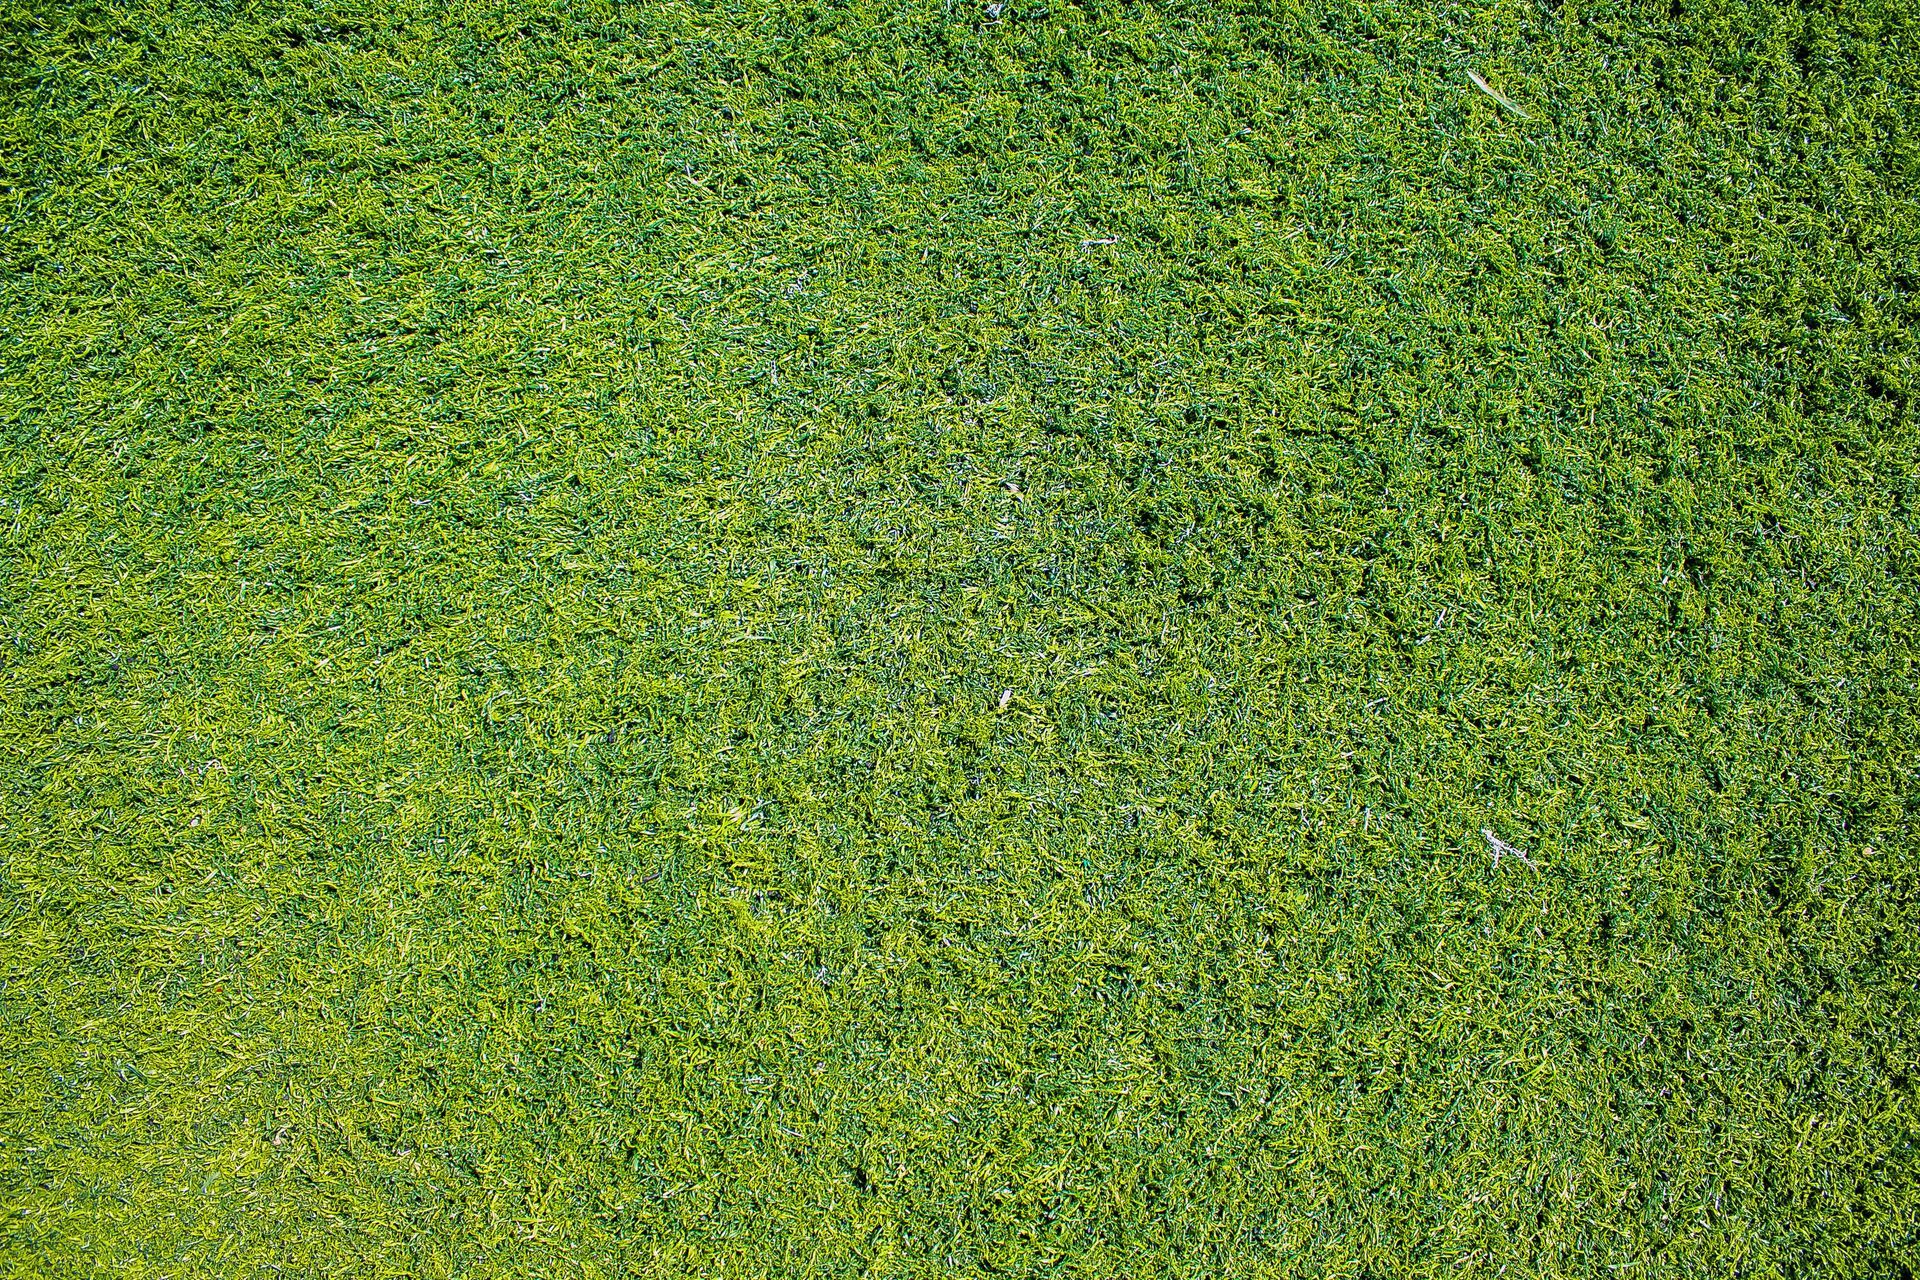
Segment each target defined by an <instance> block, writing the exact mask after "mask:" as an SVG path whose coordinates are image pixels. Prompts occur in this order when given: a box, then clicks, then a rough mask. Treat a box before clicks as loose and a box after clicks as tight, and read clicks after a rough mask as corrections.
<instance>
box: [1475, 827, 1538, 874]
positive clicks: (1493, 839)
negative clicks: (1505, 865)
mask: <svg viewBox="0 0 1920 1280" xmlns="http://www.w3.org/2000/svg"><path fill="white" fill-rule="evenodd" d="M1480 834H1481V835H1483V836H1485V837H1486V838H1487V843H1488V844H1489V845H1491V846H1492V847H1493V865H1494V866H1496V867H1497V866H1499V865H1500V857H1501V855H1502V854H1509V853H1510V854H1512V855H1513V856H1514V857H1516V858H1518V859H1520V861H1522V862H1524V863H1526V864H1527V865H1528V866H1530V867H1533V869H1534V870H1535V871H1538V870H1539V869H1540V868H1539V867H1538V866H1536V865H1535V864H1534V861H1533V859H1532V858H1529V857H1528V856H1527V852H1526V850H1524V849H1519V848H1516V847H1514V846H1513V845H1510V844H1508V843H1507V842H1506V841H1505V840H1502V839H1501V838H1500V837H1499V836H1497V835H1495V834H1493V832H1492V830H1490V829H1489V828H1487V827H1482V828H1480Z"/></svg>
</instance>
